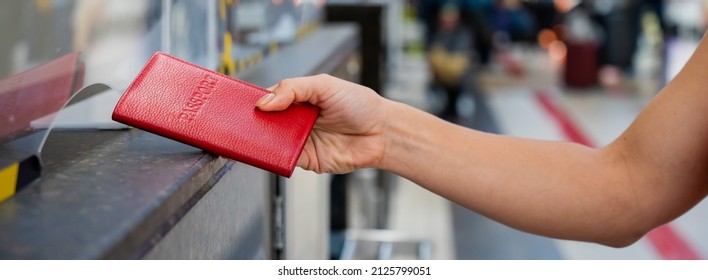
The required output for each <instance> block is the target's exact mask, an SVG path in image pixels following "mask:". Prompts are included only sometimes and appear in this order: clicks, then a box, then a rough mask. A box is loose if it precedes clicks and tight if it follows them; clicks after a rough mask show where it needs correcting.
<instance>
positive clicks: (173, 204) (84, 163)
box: [0, 24, 358, 259]
mask: <svg viewBox="0 0 708 280" xmlns="http://www.w3.org/2000/svg"><path fill="white" fill-rule="evenodd" d="M356 32H357V29H356V27H355V26H352V25H348V24H342V25H325V26H323V27H321V28H319V29H318V30H317V31H315V32H313V33H312V34H310V35H309V36H307V37H305V38H303V39H302V40H300V41H298V42H295V43H293V44H292V45H289V46H284V47H282V48H281V49H280V50H279V51H278V52H276V53H273V54H271V55H269V56H268V57H266V58H265V59H264V60H263V61H262V62H261V63H258V64H257V65H254V66H252V67H251V68H249V69H247V70H246V71H243V72H241V73H239V74H237V75H236V76H237V77H238V78H240V79H243V80H245V81H248V82H250V83H254V84H257V85H260V86H264V87H267V86H270V85H273V84H275V83H277V82H278V81H279V80H281V79H284V78H287V77H294V76H304V75H312V74H317V73H322V72H328V71H331V68H332V67H334V65H336V64H337V63H341V62H342V60H343V59H344V55H345V54H347V55H348V54H350V53H351V52H352V51H353V50H354V49H355V48H357V47H358V41H357V39H356V38H357V36H356ZM315 50H316V51H315ZM42 158H43V161H44V163H45V169H44V171H43V176H42V179H40V180H39V181H37V182H36V183H34V184H33V185H31V186H29V187H28V188H27V189H25V190H23V191H21V192H20V193H18V194H17V195H16V196H14V197H12V198H10V199H8V200H6V201H4V202H2V203H0V258H2V259H102V258H118V259H133V258H141V257H142V256H144V255H145V254H146V253H147V252H148V251H149V250H151V249H152V248H153V247H154V246H155V244H156V243H157V242H158V241H159V240H160V239H161V237H162V236H164V235H165V234H166V233H167V232H169V230H170V229H171V228H172V227H173V226H174V225H175V224H176V223H177V222H178V221H179V220H180V219H181V218H182V217H183V216H184V215H185V213H187V212H188V211H189V210H190V209H191V208H192V207H193V206H194V205H195V204H196V203H197V202H198V201H199V200H200V199H201V198H202V197H203V196H204V195H205V194H206V193H207V192H209V191H210V189H211V187H212V186H214V184H215V182H217V181H219V179H220V178H222V176H224V174H226V173H227V172H229V171H230V170H232V169H234V168H235V166H236V165H241V163H238V162H234V161H230V160H227V159H224V158H222V157H218V156H214V155H211V154H207V153H204V152H202V151H201V150H199V149H196V148H194V147H191V146H187V145H184V144H181V143H179V142H175V141H173V140H170V139H167V138H163V137H160V136H157V135H154V134H150V133H147V132H144V131H141V130H137V129H130V130H122V131H85V132H60V131H57V132H52V133H51V134H50V136H49V138H48V140H47V143H46V145H45V147H44V152H43V155H42Z"/></svg>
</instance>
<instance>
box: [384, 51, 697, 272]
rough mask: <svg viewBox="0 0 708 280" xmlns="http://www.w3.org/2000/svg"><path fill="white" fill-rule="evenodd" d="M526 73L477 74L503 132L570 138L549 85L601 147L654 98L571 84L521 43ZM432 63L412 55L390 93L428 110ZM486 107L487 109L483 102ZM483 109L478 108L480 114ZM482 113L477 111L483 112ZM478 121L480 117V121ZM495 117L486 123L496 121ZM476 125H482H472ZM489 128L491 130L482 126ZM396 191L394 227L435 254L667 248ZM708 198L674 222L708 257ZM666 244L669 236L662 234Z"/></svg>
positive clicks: (657, 252)
mask: <svg viewBox="0 0 708 280" xmlns="http://www.w3.org/2000/svg"><path fill="white" fill-rule="evenodd" d="M515 55H516V56H517V57H519V58H522V60H521V61H522V62H523V64H524V65H525V67H526V75H525V76H524V77H521V78H511V77H509V76H508V75H505V74H504V71H503V70H502V69H501V68H500V67H498V66H496V65H492V66H491V67H489V68H488V69H487V70H485V71H484V72H481V73H480V74H479V75H478V76H477V78H478V80H479V81H480V87H481V89H482V93H484V96H483V98H482V100H476V101H475V104H476V106H477V109H478V110H479V109H480V108H482V107H483V106H482V105H486V106H488V109H489V112H490V115H491V121H492V122H493V124H491V125H487V127H493V128H496V129H498V130H499V131H496V132H498V133H503V134H509V135H515V136H523V137H529V138H536V139H549V140H568V139H566V138H565V135H564V133H563V132H562V131H561V130H560V129H559V127H558V125H557V124H556V123H555V121H554V119H553V117H552V116H549V114H548V113H547V112H545V111H544V110H543V109H542V108H541V106H539V104H538V101H537V100H536V98H535V97H534V96H535V94H536V93H537V92H539V91H543V92H545V93H546V94H548V95H549V96H550V97H551V100H553V102H554V103H555V104H557V105H558V107H559V108H560V109H562V110H563V111H564V112H566V113H567V115H568V116H569V118H570V120H571V121H572V122H573V123H574V124H575V125H576V126H577V128H578V129H579V130H580V131H581V132H582V133H584V134H585V135H586V136H587V138H588V139H589V141H590V142H592V143H593V144H594V145H596V146H602V145H606V144H608V143H609V142H610V141H612V140H613V139H614V138H615V137H617V136H618V135H619V134H620V133H621V132H622V131H623V130H624V129H625V128H626V127H627V126H628V125H629V124H630V123H631V121H632V120H633V119H634V118H635V117H636V115H637V114H638V113H639V112H640V111H641V109H642V108H643V107H644V106H645V105H646V104H647V102H648V101H649V99H650V98H651V96H648V95H646V94H636V93H635V92H633V90H632V89H633V88H632V87H628V88H625V90H619V91H617V90H612V91H607V90H603V89H601V88H596V89H590V90H572V89H566V88H564V87H563V86H561V85H560V82H559V79H558V76H559V75H558V73H559V69H558V66H557V65H556V64H554V63H551V62H550V60H549V58H548V57H547V56H546V55H545V54H544V53H543V52H541V51H539V50H535V49H533V48H525V49H517V50H516V51H515ZM425 67H426V65H425V62H424V60H423V59H421V57H416V56H405V58H404V59H403V61H402V63H401V65H400V66H399V67H398V69H394V71H393V74H392V79H391V83H390V85H389V87H388V88H387V90H386V92H385V94H386V96H387V97H389V98H391V99H394V100H399V101H402V102H405V103H409V104H411V105H413V106H416V107H418V108H421V109H424V110H434V109H435V102H431V101H430V98H429V96H427V95H426V93H425V91H424V89H425V83H426V81H427V75H426V70H425V69H426V68H425ZM482 109H484V108H482ZM477 113H478V112H477ZM477 113H475V115H478V114H477ZM472 122H474V121H472ZM488 122H489V121H484V123H488ZM472 127H474V128H477V127H475V125H472ZM480 129H483V130H485V128H480ZM398 182H399V183H398V184H397V185H396V187H395V188H394V191H393V192H392V193H393V195H392V200H391V205H390V207H391V212H390V214H391V224H390V226H391V228H392V229H394V230H398V231H403V232H409V233H415V234H416V235H419V236H421V237H423V238H428V239H429V240H430V241H431V242H432V244H433V255H432V258H433V259H455V258H461V259H662V258H667V257H668V256H667V255H666V254H665V253H666V248H664V249H663V252H662V249H660V248H658V247H657V245H656V240H654V242H650V241H649V240H648V238H644V239H642V240H640V241H639V242H637V243H635V244H634V245H632V246H629V247H627V248H623V249H614V248H609V247H605V246H601V245H596V244H589V243H582V242H574V241H561V240H554V239H549V238H543V237H538V236H534V235H530V234H526V233H522V232H519V231H516V230H514V229H510V228H508V227H506V226H503V225H500V224H498V223H496V222H493V221H491V220H488V219H486V218H484V217H481V216H479V215H476V214H475V213H472V212H471V211H468V210H466V209H462V208H461V207H459V206H456V205H453V204H452V203H450V202H449V201H447V200H445V199H443V198H440V197H438V196H436V195H434V194H432V193H430V192H428V191H426V190H424V189H423V188H420V187H418V186H416V185H415V184H413V183H411V182H409V181H407V180H405V179H400V180H398ZM707 216H708V202H703V203H702V204H699V205H698V206H697V207H695V208H694V209H693V210H691V211H690V212H689V213H688V214H686V215H684V216H682V217H681V218H679V219H677V220H676V221H674V222H672V223H671V225H670V226H671V228H672V229H673V230H674V232H675V233H676V234H677V236H678V237H679V238H680V239H682V240H684V241H685V242H686V243H687V245H688V247H690V249H692V250H693V251H694V252H695V253H696V254H697V255H698V256H699V257H701V258H704V257H708V241H706V239H705V238H704V237H705V236H706V235H707V234H708V220H706V219H705V217H707ZM659 242H663V241H662V240H659Z"/></svg>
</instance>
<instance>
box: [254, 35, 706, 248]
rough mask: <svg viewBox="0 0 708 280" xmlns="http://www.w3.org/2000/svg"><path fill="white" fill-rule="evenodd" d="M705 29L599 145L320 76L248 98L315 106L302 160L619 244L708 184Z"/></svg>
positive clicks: (523, 226)
mask: <svg viewBox="0 0 708 280" xmlns="http://www.w3.org/2000/svg"><path fill="white" fill-rule="evenodd" d="M707 40H708V38H707V37H706V36H705V35H704V39H703V41H702V42H701V43H700V44H699V46H698V48H697V50H696V52H695V53H694V54H693V56H692V57H691V58H690V60H689V62H688V63H687V64H686V65H685V67H684V68H683V70H682V71H681V72H680V73H679V74H678V75H677V76H676V78H674V79H673V80H672V81H671V82H670V83H669V84H668V85H667V86H666V87H665V88H663V89H662V90H661V92H660V93H659V94H658V95H657V96H656V97H655V98H654V99H653V100H652V102H651V103H650V104H649V105H648V106H647V107H646V108H645V109H644V111H643V112H642V113H641V114H640V115H639V116H638V117H637V119H636V120H635V121H634V122H633V123H632V124H631V125H630V126H629V127H628V128H627V130H626V131H624V132H623V133H622V134H621V135H620V136H619V137H618V138H617V139H616V140H615V141H613V142H612V143H610V144H609V145H607V146H605V147H602V148H598V149H594V148H590V147H586V146H582V145H579V144H575V143H568V142H559V141H541V140H532V139H524V138H518V137H510V136H502V135H493V134H488V133H483V132H480V131H476V130H473V129H468V128H464V127H461V126H457V125H454V124H452V123H449V122H445V121H444V120H441V119H439V118H437V117H435V116H432V115H430V114H428V113H426V112H423V111H421V110H418V109H415V108H413V107H411V106H408V105H405V104H402V103H397V102H394V101H391V100H387V99H385V98H383V97H381V96H380V95H378V94H377V93H376V92H374V91H372V90H371V89H369V88H366V87H363V86H360V85H357V84H354V83H350V82H347V81H344V80H340V79H336V78H334V77H331V76H328V75H318V76H312V77H301V78H292V79H286V80H282V81H281V82H280V83H278V84H277V85H275V86H273V87H271V88H270V89H269V90H271V91H272V93H270V94H267V95H265V96H263V97H262V98H261V99H260V100H259V101H258V102H257V103H256V104H255V106H256V107H258V108H259V109H260V110H263V111H279V110H283V109H285V108H287V107H288V106H289V105H290V104H291V103H293V102H309V103H311V104H313V105H315V106H318V107H319V108H321V113H320V116H319V118H318V120H317V122H316V124H315V127H314V129H313V131H312V133H311V135H310V137H309V139H308V141H307V143H306V145H305V148H304V150H303V153H302V155H301V156H300V158H299V160H298V166H300V167H302V168H304V169H307V170H312V171H314V172H317V173H346V172H351V171H354V170H357V169H360V168H369V167H370V168H379V169H383V170H389V171H391V172H394V173H396V174H398V175H400V176H402V177H405V178H407V179H410V180H411V181H413V182H415V183H417V184H418V185H420V186H422V187H424V188H426V189H428V190H430V191H432V192H434V193H437V194H439V195H441V196H443V197H445V198H447V199H450V200H451V201H453V202H456V203H458V204H460V205H462V206H464V207H466V208H468V209H471V210H473V211H476V212H478V213H480V214H482V215H485V216H487V217H490V218H492V219H494V220H497V221H499V222H502V223H504V224H506V225H509V226H511V227H514V228H517V229H520V230H523V231H526V232H530V233H534V234H539V235H544V236H548V237H552V238H559V239H572V240H582V241H590V242H596V243H600V244H605V245H608V246H614V247H623V246H628V245H630V244H632V243H633V242H635V241H637V240H638V239H639V238H641V237H642V236H643V235H644V234H646V233H647V232H649V231H650V230H652V229H654V228H656V227H658V226H660V225H662V224H665V223H667V222H669V221H671V220H673V219H675V218H676V217H678V216H680V215H682V214H683V213H685V212H687V211H688V210H689V209H691V208H692V207H693V206H695V205H696V204H697V203H698V202H700V201H701V200H703V199H704V198H705V197H706V194H707V193H708V111H706V110H705V108H706V107H708V95H706V94H705V88H708V72H706V71H705V69H707V68H708V41H707Z"/></svg>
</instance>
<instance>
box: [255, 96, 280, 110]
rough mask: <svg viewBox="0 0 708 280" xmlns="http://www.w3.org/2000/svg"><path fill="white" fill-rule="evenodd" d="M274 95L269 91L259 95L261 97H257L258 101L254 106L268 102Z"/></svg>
mask: <svg viewBox="0 0 708 280" xmlns="http://www.w3.org/2000/svg"><path fill="white" fill-rule="evenodd" d="M274 97H275V94H274V93H269V94H266V95H264V96H263V97H261V99H258V102H256V106H258V107H261V106H263V105H266V104H268V102H270V101H271V100H273V98H274Z"/></svg>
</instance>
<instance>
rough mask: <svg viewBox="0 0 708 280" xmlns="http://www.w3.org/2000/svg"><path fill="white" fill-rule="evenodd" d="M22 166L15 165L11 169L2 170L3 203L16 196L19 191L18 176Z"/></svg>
mask: <svg viewBox="0 0 708 280" xmlns="http://www.w3.org/2000/svg"><path fill="white" fill-rule="evenodd" d="M19 170H20V165H19V164H18V163H15V164H13V165H11V166H10V167H7V168H5V169H3V170H0V201H3V200H5V199H7V198H9V197H11V196H12V195H14V194H15V191H16V190H17V175H18V174H19Z"/></svg>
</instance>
